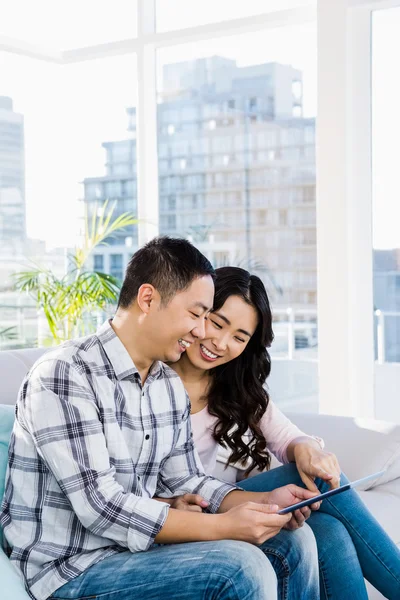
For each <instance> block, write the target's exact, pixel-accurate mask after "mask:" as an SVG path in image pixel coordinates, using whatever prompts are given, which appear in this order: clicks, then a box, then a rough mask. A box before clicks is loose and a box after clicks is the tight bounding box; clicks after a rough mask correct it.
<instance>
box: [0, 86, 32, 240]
mask: <svg viewBox="0 0 400 600" xmlns="http://www.w3.org/2000/svg"><path fill="white" fill-rule="evenodd" d="M25 217H26V214H25V163H24V117H23V116H22V115H20V114H18V113H16V112H14V110H13V102H12V99H11V98H8V97H6V96H0V242H6V243H7V245H8V249H9V250H10V246H12V245H13V244H19V242H21V241H23V240H24V239H25V238H26V218H25Z"/></svg>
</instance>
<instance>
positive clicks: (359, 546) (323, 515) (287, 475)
mask: <svg viewBox="0 0 400 600" xmlns="http://www.w3.org/2000/svg"><path fill="white" fill-rule="evenodd" d="M347 482H348V480H347V479H346V477H345V476H344V475H342V476H341V485H343V484H345V483H347ZM288 483H295V484H297V485H301V486H302V487H305V486H304V484H303V483H302V481H301V479H300V476H299V474H298V472H297V469H296V466H295V465H294V464H289V465H284V466H283V467H279V468H277V469H273V470H272V471H269V472H267V473H261V474H260V475H256V476H255V477H251V478H249V479H247V480H245V481H242V482H240V486H241V487H243V488H244V489H246V490H249V491H270V490H273V489H275V488H277V487H280V486H282V485H286V484H288ZM316 484H317V486H318V488H319V489H320V490H321V492H325V491H327V490H328V488H329V486H328V484H326V483H325V482H323V481H322V480H318V479H317V480H316ZM307 523H308V524H309V526H310V527H311V529H312V531H313V533H314V535H315V538H316V541H317V547H318V557H319V571H320V589H321V598H323V599H327V598H335V599H337V600H343V599H344V598H346V599H347V598H350V599H351V600H367V598H368V595H367V591H366V587H365V583H364V577H365V579H367V580H368V581H369V582H370V583H372V585H373V586H374V587H375V588H377V589H378V590H379V591H380V592H381V594H382V595H383V596H385V597H386V598H389V599H390V600H395V599H396V600H399V599H400V550H399V549H398V548H397V546H396V545H395V543H394V542H393V541H392V540H391V539H390V537H389V536H388V535H387V534H386V532H385V531H384V530H383V529H382V527H381V526H380V525H379V523H378V522H377V521H376V519H375V518H374V517H373V516H372V515H371V513H370V512H369V510H368V509H367V507H366V506H365V505H364V503H363V502H362V500H361V499H360V497H359V496H358V494H357V492H355V491H354V490H349V491H347V492H344V493H343V494H338V495H337V496H333V497H332V498H327V499H326V500H324V501H323V502H322V504H321V507H320V509H319V510H318V511H314V512H313V513H312V515H311V516H310V518H309V519H308V521H307ZM281 533H282V532H281ZM279 535H281V534H279ZM278 538H279V536H276V540H277V541H279V540H278Z"/></svg>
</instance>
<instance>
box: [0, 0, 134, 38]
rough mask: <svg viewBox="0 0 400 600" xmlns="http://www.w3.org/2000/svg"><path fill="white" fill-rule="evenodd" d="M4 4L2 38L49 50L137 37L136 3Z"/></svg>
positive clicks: (23, 0) (46, 0) (25, 0)
mask: <svg viewBox="0 0 400 600" xmlns="http://www.w3.org/2000/svg"><path fill="white" fill-rule="evenodd" d="M4 4H7V8H6V9H4V7H3V10H2V13H1V20H0V35H5V36H8V37H11V38H16V39H18V40H22V41H24V42H28V43H30V44H34V45H37V46H41V47H44V48H48V49H53V50H70V49H72V48H80V47H84V46H91V45H95V44H103V43H106V42H116V41H118V40H124V39H127V38H132V37H136V35H137V16H136V11H137V2H136V0H113V2H112V3H111V2H109V0H84V1H83V2H82V1H81V0H69V1H68V2H59V1H55V0H35V1H34V2H32V1H31V0H5V3H4ZM21 15H23V18H21Z"/></svg>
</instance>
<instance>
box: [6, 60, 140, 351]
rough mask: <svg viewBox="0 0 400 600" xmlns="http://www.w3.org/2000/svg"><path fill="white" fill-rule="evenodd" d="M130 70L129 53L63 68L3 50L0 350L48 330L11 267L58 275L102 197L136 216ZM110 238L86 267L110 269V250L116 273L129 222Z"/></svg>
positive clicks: (131, 239)
mask: <svg viewBox="0 0 400 600" xmlns="http://www.w3.org/2000/svg"><path fill="white" fill-rule="evenodd" d="M135 68H136V57H135V56H134V55H126V56H122V57H115V58H108V59H104V60H98V61H87V62H84V63H80V64H73V65H68V66H60V65H55V64H49V63H45V62H43V61H38V60H34V59H30V58H24V57H21V56H17V55H12V54H8V53H5V52H2V53H0V73H1V77H0V348H6V347H10V346H11V347H16V346H33V345H36V344H37V343H38V341H39V342H40V343H41V344H42V343H44V342H45V338H46V337H48V336H49V331H48V328H46V321H45V319H43V315H42V316H41V317H40V318H38V314H37V310H36V306H35V302H34V300H33V299H32V298H31V297H30V296H29V295H27V294H23V293H17V292H16V291H14V290H13V284H14V279H13V274H15V273H16V272H20V271H25V270H27V269H28V268H29V269H31V268H35V267H36V266H38V265H39V266H41V267H43V268H45V269H49V270H50V271H51V273H52V274H53V275H54V276H55V277H57V278H62V277H63V275H65V273H66V269H67V268H68V269H69V270H70V269H71V261H70V260H69V258H68V257H69V255H71V253H72V252H73V249H74V246H75V245H76V244H77V243H81V242H82V241H83V236H82V232H83V215H84V209H85V208H86V210H87V213H88V216H89V218H90V217H91V216H92V215H93V214H94V213H95V214H98V213H99V211H101V209H102V205H103V204H104V202H105V200H107V199H108V200H109V206H111V205H112V204H113V205H115V207H114V214H113V219H114V218H115V217H117V216H118V215H119V214H121V213H123V212H126V211H129V212H133V213H134V214H135V213H136V151H135V139H134V137H135V132H134V130H133V129H132V119H131V112H132V110H131V107H132V105H134V104H135V103H136V88H135V85H136V83H135V82H136V80H135ZM128 128H129V130H128ZM108 241H109V245H108V246H99V247H97V248H95V249H94V251H93V252H94V254H98V255H99V257H98V258H94V257H93V255H92V256H90V257H89V259H88V261H87V263H86V268H89V269H92V268H95V269H96V270H99V271H101V272H103V271H105V272H108V273H110V272H111V263H110V258H109V254H110V253H111V252H112V253H113V254H119V255H122V256H123V261H125V262H123V264H122V266H121V265H119V268H118V273H119V274H120V273H121V271H122V272H123V268H124V265H125V264H126V262H127V260H128V259H129V257H130V255H131V253H132V246H134V245H135V244H137V230H136V226H130V227H129V228H127V229H126V230H125V231H121V232H118V233H117V234H116V236H115V237H113V238H112V239H110V240H108ZM31 261H34V265H33V264H32V262H31ZM49 339H50V338H49Z"/></svg>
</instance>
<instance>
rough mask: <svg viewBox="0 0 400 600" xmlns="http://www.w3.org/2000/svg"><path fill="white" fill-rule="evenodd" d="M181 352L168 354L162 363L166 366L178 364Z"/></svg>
mask: <svg viewBox="0 0 400 600" xmlns="http://www.w3.org/2000/svg"><path fill="white" fill-rule="evenodd" d="M182 354H183V352H174V353H172V352H171V353H170V354H169V355H168V356H167V357H166V358H165V359H164V361H163V362H165V363H167V364H173V363H176V362H178V360H179V359H180V357H181V356H182Z"/></svg>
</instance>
